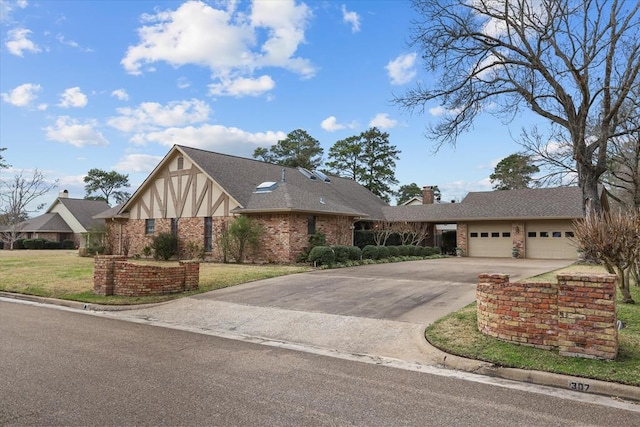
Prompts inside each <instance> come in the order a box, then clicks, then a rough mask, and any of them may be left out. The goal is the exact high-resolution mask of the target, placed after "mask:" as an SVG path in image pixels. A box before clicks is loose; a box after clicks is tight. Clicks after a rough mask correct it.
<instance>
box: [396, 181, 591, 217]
mask: <svg viewBox="0 0 640 427" xmlns="http://www.w3.org/2000/svg"><path fill="white" fill-rule="evenodd" d="M384 212H385V217H386V219H387V220H388V221H428V222H447V221H452V222H453V221H472V220H510V219H576V218H582V216H583V213H582V191H581V190H580V188H579V187H558V188H536V189H523V190H500V191H484V192H472V193H469V194H468V195H467V197H465V198H464V200H462V202H461V203H448V204H434V205H416V206H394V207H389V208H385V209H384Z"/></svg>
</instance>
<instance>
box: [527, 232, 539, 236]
mask: <svg viewBox="0 0 640 427" xmlns="http://www.w3.org/2000/svg"><path fill="white" fill-rule="evenodd" d="M536 236H537V234H536V232H535V231H529V232H528V233H527V237H536Z"/></svg>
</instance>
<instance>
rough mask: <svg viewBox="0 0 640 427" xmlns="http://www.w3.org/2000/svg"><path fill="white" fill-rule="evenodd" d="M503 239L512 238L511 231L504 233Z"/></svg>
mask: <svg viewBox="0 0 640 427" xmlns="http://www.w3.org/2000/svg"><path fill="white" fill-rule="evenodd" d="M502 237H511V232H510V231H505V232H503V233H502Z"/></svg>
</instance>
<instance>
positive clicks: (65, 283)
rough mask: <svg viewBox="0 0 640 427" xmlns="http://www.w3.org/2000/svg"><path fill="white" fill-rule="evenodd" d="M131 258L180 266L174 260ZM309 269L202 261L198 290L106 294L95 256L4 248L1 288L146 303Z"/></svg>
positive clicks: (70, 297) (102, 301)
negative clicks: (96, 284) (97, 285)
mask: <svg viewBox="0 0 640 427" xmlns="http://www.w3.org/2000/svg"><path fill="white" fill-rule="evenodd" d="M130 261H131V262H138V263H146V264H155V265H163V266H173V265H177V263H176V262H171V261H169V262H160V261H150V260H144V259H142V260H130ZM309 270H311V269H310V268H309V267H305V266H287V265H253V264H242V265H240V264H219V263H210V262H205V263H201V264H200V287H199V289H198V290H197V291H191V292H184V293H180V294H172V295H162V296H152V297H135V298H134V297H119V296H108V297H104V296H99V295H94V294H93V258H89V257H80V256H78V252H77V251H68V250H16V251H6V250H0V272H1V273H0V291H7V292H17V293H22V294H29V295H37V296H42V297H49V298H59V299H66V300H73V301H81V302H89V303H95V304H142V303H151V302H160V301H167V300H170V299H175V298H179V297H182V296H185V295H193V294H196V293H202V292H207V291H211V290H214V289H220V288H225V287H228V286H233V285H237V284H240V283H246V282H251V281H254V280H260V279H268V278H270V277H277V276H283V275H286V274H293V273H301V272H304V271H309Z"/></svg>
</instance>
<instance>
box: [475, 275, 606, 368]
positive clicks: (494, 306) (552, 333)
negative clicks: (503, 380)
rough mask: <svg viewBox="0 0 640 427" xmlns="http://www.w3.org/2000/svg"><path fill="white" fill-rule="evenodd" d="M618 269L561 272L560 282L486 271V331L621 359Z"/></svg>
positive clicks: (482, 325) (482, 324)
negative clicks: (526, 279) (513, 278)
mask: <svg viewBox="0 0 640 427" xmlns="http://www.w3.org/2000/svg"><path fill="white" fill-rule="evenodd" d="M615 295H616V288H615V275H610V274H607V275H583V274H579V275H558V283H525V282H523V283H518V282H516V283H511V282H509V276H508V275H505V274H481V275H480V276H479V283H478V285H477V289H476V299H477V301H478V309H477V318H478V329H479V330H480V332H482V333H484V334H486V335H490V336H493V337H496V338H498V339H501V340H503V341H508V342H513V343H517V344H521V345H528V346H533V347H537V348H543V349H557V350H559V352H560V354H563V355H567V356H577V357H585V358H598V359H615V357H616V355H617V352H618V344H617V338H618V332H617V328H616V326H617V325H616V321H617V317H616V309H615Z"/></svg>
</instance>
